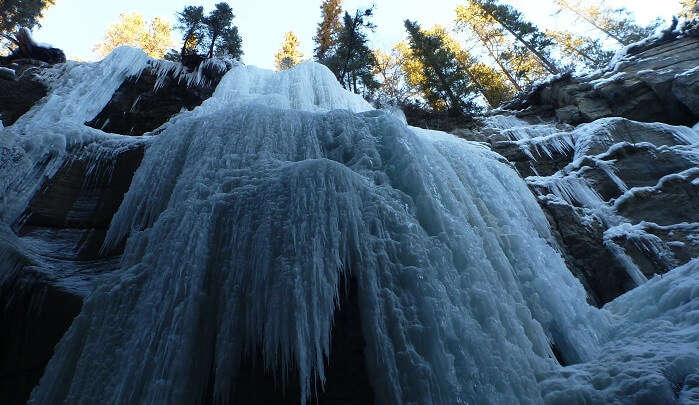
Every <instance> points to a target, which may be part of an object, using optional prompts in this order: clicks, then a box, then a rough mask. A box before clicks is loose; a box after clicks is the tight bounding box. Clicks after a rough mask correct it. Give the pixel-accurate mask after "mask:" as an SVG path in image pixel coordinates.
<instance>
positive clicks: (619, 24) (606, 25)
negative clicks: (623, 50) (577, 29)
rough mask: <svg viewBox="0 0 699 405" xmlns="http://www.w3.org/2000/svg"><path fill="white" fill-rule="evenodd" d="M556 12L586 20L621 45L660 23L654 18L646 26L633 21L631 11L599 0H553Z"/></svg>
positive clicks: (634, 40)
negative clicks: (610, 7) (605, 4)
mask: <svg viewBox="0 0 699 405" xmlns="http://www.w3.org/2000/svg"><path fill="white" fill-rule="evenodd" d="M554 2H555V4H556V6H558V12H563V11H567V12H570V13H572V14H574V15H575V17H576V19H578V20H582V21H585V22H587V23H588V24H590V25H592V26H593V27H595V28H596V29H598V30H600V31H601V32H602V33H604V34H605V35H606V36H608V37H609V38H611V39H613V40H615V41H616V42H618V43H619V44H621V45H629V44H631V43H634V42H636V41H639V40H641V39H643V38H645V37H647V36H649V35H651V34H652V33H653V32H654V31H655V29H656V28H657V27H658V26H659V25H660V24H661V20H655V21H654V22H652V23H651V24H650V25H648V26H646V27H641V26H639V25H638V24H636V23H635V22H634V21H633V18H632V17H631V13H630V12H629V11H628V10H626V9H625V8H617V9H609V8H605V7H603V2H601V1H591V0H584V1H581V0H554Z"/></svg>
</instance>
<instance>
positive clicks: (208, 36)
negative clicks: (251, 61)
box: [165, 2, 243, 61]
mask: <svg viewBox="0 0 699 405" xmlns="http://www.w3.org/2000/svg"><path fill="white" fill-rule="evenodd" d="M233 18H235V15H234V14H233V9H231V7H230V6H229V5H228V3H225V2H221V3H218V4H216V6H215V8H214V10H212V11H211V12H210V13H209V14H208V15H206V16H205V15H204V8H203V7H201V6H186V7H185V8H184V9H183V10H182V11H181V12H178V13H177V25H176V26H175V28H177V30H178V31H180V32H182V49H181V50H180V52H179V53H178V52H177V51H175V50H170V52H168V54H167V55H166V56H165V58H166V59H169V60H174V61H183V60H184V59H185V57H186V56H192V57H194V56H196V55H198V54H199V52H202V53H203V54H204V56H205V57H208V58H211V57H213V56H220V55H228V56H229V57H232V58H234V59H240V57H241V56H242V55H243V39H242V38H241V37H240V34H239V32H238V27H236V26H234V25H232V23H233Z"/></svg>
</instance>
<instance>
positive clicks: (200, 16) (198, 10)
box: [175, 6, 204, 57]
mask: <svg viewBox="0 0 699 405" xmlns="http://www.w3.org/2000/svg"><path fill="white" fill-rule="evenodd" d="M175 28H176V29H177V30H179V31H181V32H182V33H183V35H182V50H181V51H180V56H181V57H183V56H185V55H186V54H193V53H196V49H197V47H198V46H199V44H200V43H201V40H202V37H203V30H204V7H202V6H198V7H196V6H186V7H185V8H184V10H182V11H181V12H179V13H177V25H176V26H175Z"/></svg>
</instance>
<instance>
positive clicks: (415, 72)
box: [396, 26, 513, 108]
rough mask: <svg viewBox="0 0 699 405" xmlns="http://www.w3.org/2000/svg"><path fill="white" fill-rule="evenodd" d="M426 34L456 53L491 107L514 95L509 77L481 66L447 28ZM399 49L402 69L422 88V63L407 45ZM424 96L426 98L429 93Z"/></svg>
mask: <svg viewBox="0 0 699 405" xmlns="http://www.w3.org/2000/svg"><path fill="white" fill-rule="evenodd" d="M424 33H425V34H426V35H431V36H436V37H438V38H439V39H440V40H441V41H442V44H443V45H444V46H445V47H446V48H447V49H449V51H450V52H452V53H453V54H454V58H455V60H456V61H457V62H458V63H459V64H460V65H461V68H462V69H463V71H464V73H465V74H466V75H467V76H468V79H469V80H470V81H471V82H472V84H473V87H474V89H475V90H477V91H478V92H479V93H481V95H482V96H483V98H484V100H485V101H486V102H487V103H488V104H489V105H490V106H491V107H497V106H498V105H500V103H502V102H503V101H505V100H507V99H509V98H510V97H511V96H512V94H513V90H512V86H510V85H508V82H507V79H506V77H505V76H504V75H503V74H502V73H500V72H498V71H496V70H495V69H493V68H492V67H490V66H487V65H485V64H482V63H479V62H478V61H477V60H476V58H474V57H473V56H472V55H471V54H470V53H469V52H468V51H466V50H465V49H463V48H462V46H461V45H460V44H459V42H458V41H456V40H455V39H454V38H453V37H452V36H451V35H450V34H449V32H448V31H447V30H446V29H445V28H444V27H441V26H434V27H432V28H431V29H429V30H425V31H424ZM396 49H397V50H398V51H399V52H400V53H401V54H402V59H401V61H402V68H403V70H404V71H405V73H406V76H407V81H408V82H409V83H410V84H411V85H413V86H416V87H421V86H423V85H424V83H425V81H426V80H427V78H426V76H425V75H424V74H423V71H424V66H423V64H422V62H421V61H420V60H418V59H416V58H415V56H414V54H413V52H412V50H411V49H410V47H409V46H408V45H407V44H405V43H401V44H398V45H397V46H396ZM422 95H423V98H425V99H427V96H426V94H422ZM433 108H434V106H433Z"/></svg>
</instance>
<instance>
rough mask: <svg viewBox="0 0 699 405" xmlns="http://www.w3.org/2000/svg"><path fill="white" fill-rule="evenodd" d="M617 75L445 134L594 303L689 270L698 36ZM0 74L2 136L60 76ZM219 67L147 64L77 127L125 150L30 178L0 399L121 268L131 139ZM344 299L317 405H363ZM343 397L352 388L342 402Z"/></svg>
mask: <svg viewBox="0 0 699 405" xmlns="http://www.w3.org/2000/svg"><path fill="white" fill-rule="evenodd" d="M617 62H618V63H616V64H615V65H614V66H612V67H610V69H608V70H605V71H600V72H595V73H593V74H590V75H587V76H584V77H572V76H570V75H566V76H561V77H558V78H556V79H555V80H552V81H550V82H547V83H544V84H541V85H539V86H538V87H536V88H535V89H534V90H533V91H532V92H530V93H528V94H526V95H523V96H521V97H520V98H519V99H517V100H515V101H513V102H512V103H510V104H508V105H507V106H506V109H504V110H501V111H498V112H497V113H496V114H494V115H491V116H488V117H481V118H479V119H478V122H479V124H478V125H477V126H476V127H475V128H474V129H468V130H461V131H456V134H457V135H459V136H461V137H464V138H467V139H470V140H475V141H478V142H482V143H484V144H487V146H488V147H489V148H491V149H492V150H493V151H495V152H497V153H499V154H500V155H502V156H503V157H504V158H505V159H507V161H509V163H510V164H511V165H512V166H513V167H514V168H515V169H516V170H517V171H518V173H519V174H520V175H521V176H522V177H523V178H524V179H525V181H526V183H527V184H528V185H529V187H530V189H531V191H532V193H533V194H534V195H535V196H537V199H538V202H539V204H540V205H541V206H542V207H543V208H544V211H545V213H546V215H547V218H548V220H549V223H550V225H551V229H552V231H553V235H554V236H555V238H556V242H555V244H556V246H555V248H556V249H558V250H559V251H560V252H561V254H562V256H563V257H564V259H565V260H566V263H567V265H568V267H569V268H570V270H571V271H572V272H573V273H574V274H575V275H576V276H577V277H578V278H579V279H580V280H581V282H582V283H583V285H584V286H585V287H586V289H587V292H588V295H589V300H590V302H592V303H594V304H596V305H603V304H605V303H607V302H609V301H611V300H613V299H614V298H616V297H618V296H619V295H621V294H623V293H624V292H626V291H629V290H631V289H633V288H634V287H635V286H637V285H639V284H642V283H644V282H645V280H646V279H647V278H650V277H653V275H654V274H663V273H665V272H667V271H668V270H670V269H672V268H674V267H677V266H679V265H682V264H684V263H687V262H688V261H689V260H690V259H692V258H695V257H698V256H699V209H698V208H697V207H699V150H698V145H699V134H698V133H697V130H693V129H691V128H690V126H692V125H695V124H696V121H697V120H698V119H699V70H698V69H697V68H696V66H697V64H699V38H697V35H696V28H695V27H684V29H683V30H670V31H668V32H666V33H665V34H663V36H661V37H658V38H656V39H654V40H652V41H647V42H645V43H643V44H638V45H637V46H636V47H631V48H629V49H628V50H626V52H624V53H622V54H620V55H619V58H618V59H617ZM68 63H72V62H68ZM6 66H7V67H8V68H10V69H12V74H9V73H6V74H4V75H0V120H2V125H3V126H10V125H12V124H14V123H15V122H17V121H18V119H20V118H21V117H22V116H23V115H25V114H27V113H28V111H31V109H32V108H33V107H37V106H41V105H42V103H47V102H48V100H46V99H45V98H44V97H45V95H46V94H47V92H48V89H49V88H51V85H52V79H53V78H55V77H56V75H58V74H59V73H60V72H59V71H58V70H56V69H57V68H55V67H54V68H51V67H49V66H47V65H44V64H41V63H36V62H27V61H24V62H23V61H13V62H11V63H8V64H6ZM230 68H231V66H230V65H226V64H225V63H224V64H217V65H204V66H203V67H202V68H201V69H200V70H198V71H194V72H187V71H182V70H178V69H179V68H178V67H175V66H173V65H167V64H165V65H159V64H151V65H149V66H148V67H147V68H146V69H144V70H143V71H142V72H140V73H139V74H138V75H136V76H130V77H128V78H126V79H125V80H123V81H121V82H120V83H119V85H118V86H117V88H116V90H115V91H114V92H113V94H111V97H110V100H109V102H108V103H107V104H106V106H105V107H104V108H102V109H101V110H100V111H99V112H98V113H96V114H94V117H88V119H86V120H85V121H86V122H85V123H86V125H87V126H88V127H91V128H94V129H99V130H102V131H104V132H108V133H117V134H123V135H133V136H134V137H133V138H134V140H133V141H130V142H129V143H128V144H127V145H126V146H124V144H123V143H120V144H119V146H118V147H117V146H115V144H113V143H110V140H109V138H105V139H102V140H95V139H91V138H90V137H89V136H88V135H89V134H90V133H91V132H89V131H91V130H92V129H90V130H89V131H87V132H86V137H85V139H86V140H85V141H84V142H83V143H81V144H78V145H72V146H71V149H70V153H69V154H68V156H67V157H66V158H65V159H64V160H63V161H61V162H60V164H58V165H57V167H55V168H54V169H52V170H50V171H49V170H48V169H46V167H48V166H49V160H50V156H49V157H47V158H46V161H42V162H41V165H40V166H41V167H38V168H36V169H37V170H46V173H50V175H48V174H47V175H46V176H44V178H43V181H42V184H41V186H40V187H38V188H37V189H36V190H35V192H34V193H33V194H32V195H31V196H30V198H29V201H28V203H27V205H26V208H25V209H24V210H23V211H22V212H21V213H18V214H19V215H17V216H16V218H15V220H14V221H13V222H12V223H11V224H9V225H10V226H11V227H12V229H11V230H5V229H0V238H3V237H7V238H10V239H12V238H15V239H16V240H15V239H12V240H11V241H10V242H8V243H9V244H10V245H11V244H22V245H23V251H25V252H30V253H29V254H26V255H25V256H21V257H18V258H17V263H19V264H18V265H17V266H16V267H17V268H16V269H15V270H14V271H13V272H12V273H11V276H10V277H8V278H6V279H4V280H3V279H1V278H0V303H3V304H4V306H3V307H2V309H1V310H0V317H1V318H0V324H2V325H3V327H5V328H7V329H6V330H12V331H16V333H13V334H12V336H10V335H5V334H3V337H2V339H4V340H2V341H0V376H1V378H0V398H7V399H8V402H9V403H23V402H24V401H26V399H27V398H28V396H29V393H30V391H31V390H32V388H33V387H34V386H36V384H37V383H38V380H39V378H40V376H41V374H42V371H43V368H44V366H45V365H46V363H47V362H48V361H49V359H50V357H51V355H52V351H53V347H54V345H55V344H56V342H57V341H58V340H59V339H60V338H61V336H62V335H63V334H64V333H65V331H66V329H67V328H68V327H69V326H70V324H71V322H72V320H73V318H74V317H75V316H76V315H77V314H78V313H79V312H80V310H81V305H82V302H83V299H84V297H85V295H87V294H88V292H89V291H90V290H91V288H92V285H91V282H92V280H93V279H94V278H95V277H97V276H100V275H103V274H107V273H110V272H113V271H115V269H116V268H117V263H118V261H119V259H120V257H121V254H122V253H123V252H122V250H123V246H119V247H118V248H117V249H115V250H112V251H110V252H109V253H106V252H103V251H102V250H101V246H102V242H103V240H104V238H105V234H106V231H107V228H108V227H109V224H110V222H111V220H112V217H113V216H114V215H115V213H116V211H117V209H118V208H119V205H120V204H121V202H122V200H123V198H124V195H125V193H126V192H127V191H128V190H129V187H130V185H131V181H132V177H133V175H134V173H135V171H136V170H137V169H138V167H139V165H140V164H141V159H142V158H143V155H144V151H145V150H146V149H147V148H148V145H149V144H148V142H141V141H140V140H139V139H140V138H139V137H140V136H141V135H146V136H158V134H160V133H161V131H162V130H163V128H165V127H166V126H167V122H168V120H170V119H171V118H172V117H173V116H175V115H177V114H178V113H179V112H180V111H182V110H183V109H184V110H192V109H193V108H195V107H196V106H198V105H200V104H202V103H203V102H204V101H205V100H206V99H207V98H209V97H211V95H212V94H213V93H214V89H215V88H216V85H217V84H218V83H219V81H220V80H221V77H222V76H223V74H224V73H225V72H226V71H227V70H228V69H230ZM81 130H84V129H81ZM13 153H14V152H13V150H11V149H8V148H4V147H3V148H2V149H0V154H3V155H5V156H10V157H12V156H14V155H13ZM344 153H346V154H350V151H346V152H344ZM15 160H19V158H17V159H15ZM9 161H13V159H9ZM515 178H516V177H515ZM533 206H534V207H536V205H535V204H534V205H533ZM3 214H6V213H3ZM14 235H16V236H18V237H19V238H16V237H15V236H14ZM552 243H554V242H552ZM55 269H61V270H62V272H57V271H55ZM346 282H347V283H353V282H355V281H354V280H353V279H352V278H349V279H348V280H346ZM346 291H347V290H346V289H345V292H346ZM353 291H355V289H354V288H350V289H349V293H345V294H344V295H341V297H340V303H339V304H340V307H341V308H342V309H341V310H340V311H338V313H336V315H335V322H336V325H337V327H338V328H345V329H346V330H347V331H354V333H341V334H334V335H333V339H332V342H329V344H330V345H331V346H332V350H331V351H332V352H337V353H339V354H338V355H337V356H336V357H333V359H332V360H331V364H330V366H329V367H328V369H327V370H326V372H327V375H328V383H327V386H326V388H327V389H326V390H325V391H324V393H323V394H322V395H323V397H322V398H324V400H327V401H328V402H330V401H337V402H336V403H347V404H349V403H367V402H369V401H371V400H372V398H373V393H372V391H371V389H370V388H369V384H368V383H367V380H368V377H367V374H366V373H367V372H366V369H365V368H366V366H365V364H364V361H363V358H364V345H365V342H364V341H363V338H362V336H361V334H360V333H358V330H359V329H360V327H359V326H358V325H359V314H358V309H357V308H358V307H357V305H358V304H357V297H356V296H354V295H352V294H353ZM554 349H555V348H554ZM246 361H247V362H248V363H250V364H247V365H246V366H245V367H243V370H242V371H241V373H240V375H239V377H238V379H239V381H240V382H241V383H240V385H241V386H248V387H249V389H247V390H245V389H243V390H241V391H239V392H237V393H235V395H236V396H237V398H239V399H240V401H243V402H247V401H252V399H251V398H252V397H251V395H252V396H253V397H255V400H268V401H275V402H279V401H282V400H284V401H286V400H287V399H288V398H292V399H288V403H296V402H297V399H296V398H297V395H296V394H297V393H296V392H292V393H291V394H289V395H288V396H287V397H284V389H279V388H278V387H277V388H275V389H270V390H269V391H268V392H267V391H265V390H267V389H268V385H271V383H270V381H271V380H270V378H269V375H267V374H265V372H264V371H263V370H261V369H260V368H259V366H258V368H255V366H254V363H255V359H246ZM559 361H560V362H562V363H565V360H564V359H562V358H561V359H559ZM348 370H349V371H348ZM292 374H293V373H292ZM289 378H290V381H293V379H294V378H295V377H294V376H293V375H291V376H290V377H289ZM353 386H358V387H361V388H360V389H356V390H355V389H348V387H353ZM291 390H293V387H292V388H291ZM261 392H264V395H263V396H264V398H262V399H261V398H260V397H259V395H261V394H260V393H261ZM290 392H291V391H290ZM209 394H211V395H213V394H212V393H209ZM208 399H209V400H210V399H211V397H208Z"/></svg>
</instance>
